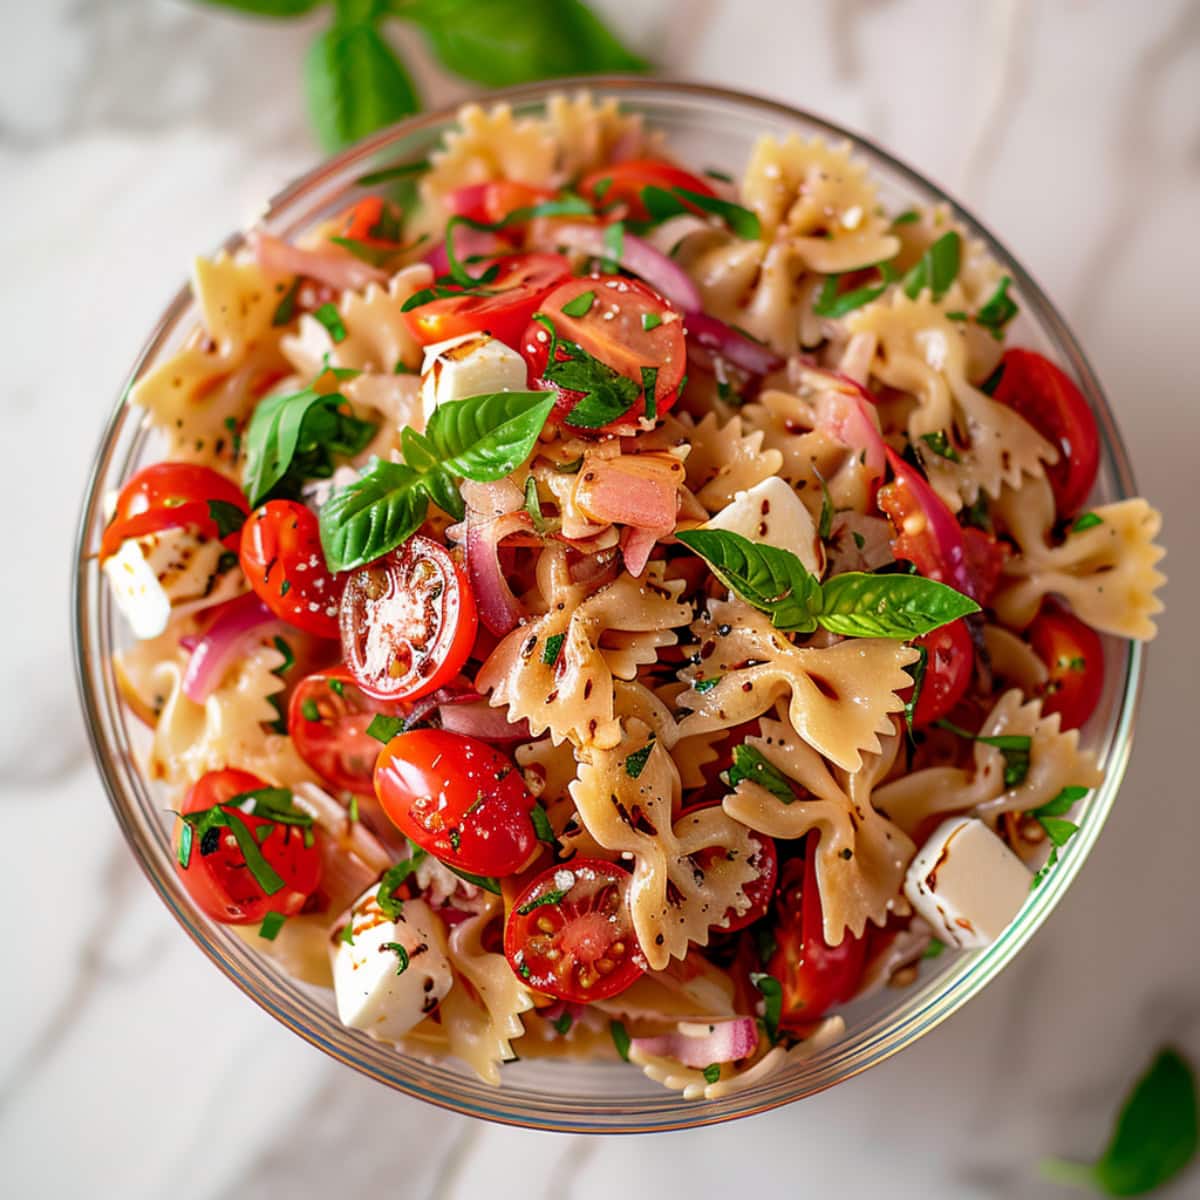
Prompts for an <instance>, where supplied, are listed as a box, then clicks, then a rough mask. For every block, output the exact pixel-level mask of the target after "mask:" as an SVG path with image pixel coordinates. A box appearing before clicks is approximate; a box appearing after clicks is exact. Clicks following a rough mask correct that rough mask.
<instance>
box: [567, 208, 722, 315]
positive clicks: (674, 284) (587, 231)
mask: <svg viewBox="0 0 1200 1200" xmlns="http://www.w3.org/2000/svg"><path fill="white" fill-rule="evenodd" d="M604 229H605V227H604V226H603V225H584V224H582V223H581V224H563V225H559V226H557V227H556V228H555V230H554V241H555V243H556V244H557V245H559V246H566V247H568V248H569V249H571V250H580V251H582V252H583V253H584V254H590V255H591V256H592V257H593V258H611V257H612V255H611V254H610V253H609V248H608V247H607V246H605V244H604ZM617 262H618V263H619V264H620V265H621V266H622V267H624V268H625V270H627V271H628V272H629V273H630V274H632V275H636V276H637V277H638V278H639V279H644V280H645V281H646V282H647V283H648V284H649V285H650V286H651V287H652V288H654V289H655V291H657V292H659V293H660V294H661V295H662V296H664V297H665V298H666V299H667V300H669V301H670V302H671V303H672V304H673V305H674V306H675V307H676V308H678V309H679V310H680V311H682V312H685V313H691V312H693V311H695V310H696V309H698V308H699V307H700V305H701V303H702V301H701V298H700V290H699V288H697V287H696V285H695V283H693V282H692V278H691V276H690V275H688V273H687V272H686V271H685V270H684V269H683V268H682V267H681V266H680V265H679V264H678V263H676V262H672V261H671V260H670V259H669V258H668V257H667V256H666V255H665V254H663V253H662V252H661V251H659V250H655V248H654V247H653V246H651V245H650V243H649V242H644V241H642V239H641V238H639V237H635V236H634V235H633V234H631V233H627V234H625V236H624V237H623V238H622V239H621V257H620V258H619V259H617Z"/></svg>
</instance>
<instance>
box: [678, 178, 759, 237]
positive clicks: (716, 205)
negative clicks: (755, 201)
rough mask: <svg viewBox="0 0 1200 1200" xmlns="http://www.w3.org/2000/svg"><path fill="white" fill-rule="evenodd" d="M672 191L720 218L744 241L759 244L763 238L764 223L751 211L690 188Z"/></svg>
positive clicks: (703, 210)
mask: <svg viewBox="0 0 1200 1200" xmlns="http://www.w3.org/2000/svg"><path fill="white" fill-rule="evenodd" d="M671 190H672V191H673V192H674V193H675V194H676V195H677V196H680V197H682V198H683V199H684V200H687V201H688V202H689V203H691V204H692V205H694V206H695V207H696V208H698V209H700V210H701V211H702V212H706V213H712V215H713V216H714V217H719V218H720V219H721V220H722V221H724V222H725V224H726V225H728V226H729V228H730V229H732V230H733V232H734V233H735V234H736V235H737V236H738V237H740V238H742V239H743V240H744V241H747V242H757V241H758V240H759V239H760V238H761V237H762V223H761V222H760V221H759V219H758V216H757V215H756V214H755V213H753V212H751V210H750V209H748V208H744V207H743V206H742V205H740V204H734V203H733V202H732V201H729V200H722V199H721V198H720V197H719V196H706V195H704V193H703V192H693V191H690V190H689V189H688V188H672V189H671Z"/></svg>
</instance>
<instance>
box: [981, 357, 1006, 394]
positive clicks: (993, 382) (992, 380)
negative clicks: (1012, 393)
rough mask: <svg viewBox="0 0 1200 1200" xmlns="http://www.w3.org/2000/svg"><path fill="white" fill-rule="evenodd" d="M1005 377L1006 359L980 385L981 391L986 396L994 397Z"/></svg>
mask: <svg viewBox="0 0 1200 1200" xmlns="http://www.w3.org/2000/svg"><path fill="white" fill-rule="evenodd" d="M1003 375H1004V359H1001V360H1000V361H999V362H998V363H997V364H996V369H995V370H994V371H993V372H992V373H991V374H990V375H989V376H988V377H987V378H986V379H985V380H984V381H983V382H982V383H981V384H980V385H979V390H980V391H981V392H983V394H984V395H985V396H994V395H995V394H996V389H997V388H998V387H999V386H1000V380H1001V378H1002V377H1003Z"/></svg>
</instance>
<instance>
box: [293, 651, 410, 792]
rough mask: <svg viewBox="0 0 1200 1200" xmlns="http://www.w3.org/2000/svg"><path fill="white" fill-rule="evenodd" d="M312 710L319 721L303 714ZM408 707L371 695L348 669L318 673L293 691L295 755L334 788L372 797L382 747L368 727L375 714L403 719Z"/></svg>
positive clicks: (306, 679) (334, 668)
mask: <svg viewBox="0 0 1200 1200" xmlns="http://www.w3.org/2000/svg"><path fill="white" fill-rule="evenodd" d="M331 685H335V686H331ZM310 705H316V708H317V712H318V713H319V714H320V717H319V719H318V720H316V721H314V720H311V719H310V718H309V716H307V715H306V713H305V709H306V708H309V706H310ZM406 708H407V706H406V705H404V704H398V703H387V702H385V701H382V700H376V699H375V698H374V697H372V696H368V695H367V694H366V693H365V692H363V691H362V690H361V689H360V688H359V686H358V684H357V683H355V682H354V677H353V676H352V675H351V674H350V672H349V671H348V670H347V669H346V668H345V667H333V668H331V669H330V670H327V671H314V672H313V673H312V674H311V675H306V676H305V677H304V679H302V680H301V681H300V683H299V684H298V685H297V686H296V688H295V690H294V691H293V692H292V698H291V700H290V701H289V702H288V717H287V724H288V733H289V734H290V735H291V738H292V742H293V743H294V744H295V747H296V752H297V753H298V754H299V755H300V757H301V758H302V759H304V761H305V762H306V763H308V765H309V766H310V767H312V769H313V770H314V771H316V773H317V774H318V775H320V776H321V778H322V779H323V780H324V781H325V782H326V783H327V784H329V785H330V787H332V788H334V789H339V790H340V789H344V790H345V791H349V792H354V793H356V794H357V795H360V796H374V795H375V760H376V759H377V758H378V757H379V750H380V745H379V742H378V741H377V740H376V739H375V738H373V737H372V736H371V735H370V734H369V733H367V726H368V725H370V723H371V721H372V720H373V719H374V718H375V716H376V714H379V713H382V714H383V715H384V716H389V717H400V716H403V715H404V713H405V710H406ZM309 711H311V708H310V709H309Z"/></svg>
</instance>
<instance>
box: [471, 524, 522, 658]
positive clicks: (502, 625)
mask: <svg viewBox="0 0 1200 1200" xmlns="http://www.w3.org/2000/svg"><path fill="white" fill-rule="evenodd" d="M465 524H466V527H467V529H466V547H467V576H468V578H469V579H470V580H471V589H472V591H473V592H474V593H475V603H476V605H477V606H478V608H479V619H480V620H481V621H482V622H483V623H484V625H486V626H487V628H488V629H490V630H491V631H492V633H494V634H496V636H497V637H500V636H502V635H503V634H506V633H509V632H510V631H511V630H513V629H515V628H516V627H517V625H518V623H519V622H520V620H521V618H522V617H523V616H525V608H524V606H523V605H522V604H521V602H520V601H519V600H518V599H517V598H516V596H514V595H513V594H512V589H511V588H510V587H509V586H508V581H507V580H506V579H505V578H504V571H503V569H502V568H501V566H500V542H501V539H503V538H504V537H506V536H507V535H508V534H510V533H515V532H516V531H517V530H518V529H532V528H533V523H532V522H531V521H530V519H529V514H528V513H526V512H510V513H505V514H504V515H503V516H500V517H494V518H491V519H487V518H485V517H482V516H480V515H479V514H478V513H475V512H473V511H472V510H471V509H470V508H468V509H467V519H466V522H465Z"/></svg>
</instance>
